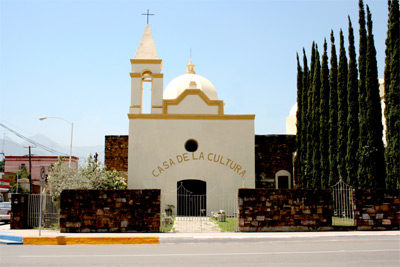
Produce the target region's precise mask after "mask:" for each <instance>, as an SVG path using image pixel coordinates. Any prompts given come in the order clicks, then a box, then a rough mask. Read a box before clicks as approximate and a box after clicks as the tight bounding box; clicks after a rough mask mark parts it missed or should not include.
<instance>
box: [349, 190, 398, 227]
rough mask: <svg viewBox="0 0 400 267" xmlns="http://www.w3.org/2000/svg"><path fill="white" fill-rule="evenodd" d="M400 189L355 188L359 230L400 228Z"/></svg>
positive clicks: (356, 219)
mask: <svg viewBox="0 0 400 267" xmlns="http://www.w3.org/2000/svg"><path fill="white" fill-rule="evenodd" d="M399 194H400V192H399V190H355V192H354V204H355V211H354V216H355V221H356V225H357V230H399V224H400V197H399Z"/></svg>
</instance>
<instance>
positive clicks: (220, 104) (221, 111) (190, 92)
mask: <svg viewBox="0 0 400 267" xmlns="http://www.w3.org/2000/svg"><path fill="white" fill-rule="evenodd" d="M188 95H198V96H200V98H201V99H203V101H204V102H205V103H206V104H207V105H208V106H217V107H218V115H224V101H222V100H211V99H210V98H208V96H207V95H206V94H205V93H204V92H203V91H202V90H200V89H186V90H185V91H183V93H181V94H180V95H179V96H178V97H177V98H176V99H167V100H164V107H163V114H168V106H177V105H179V103H180V102H182V100H183V99H185V97H186V96H188Z"/></svg>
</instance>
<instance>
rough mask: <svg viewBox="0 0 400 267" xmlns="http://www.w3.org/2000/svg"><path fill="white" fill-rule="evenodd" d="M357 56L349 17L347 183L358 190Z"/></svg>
mask: <svg viewBox="0 0 400 267" xmlns="http://www.w3.org/2000/svg"><path fill="white" fill-rule="evenodd" d="M357 72H358V71H357V56H356V48H355V46H354V30H353V26H352V25H351V20H350V17H349V73H348V77H347V103H348V115H347V126H348V134H347V155H346V169H347V183H348V184H349V185H351V186H353V187H354V188H358V181H357V177H358V175H357V169H358V158H357V152H358V142H359V141H358V135H359V121H358V75H357V74H358V73H357Z"/></svg>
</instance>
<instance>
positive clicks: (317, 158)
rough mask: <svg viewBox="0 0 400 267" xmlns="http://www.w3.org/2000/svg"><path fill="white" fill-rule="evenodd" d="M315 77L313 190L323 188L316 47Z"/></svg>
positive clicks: (319, 78)
mask: <svg viewBox="0 0 400 267" xmlns="http://www.w3.org/2000/svg"><path fill="white" fill-rule="evenodd" d="M314 64H315V65H314V75H313V84H312V88H313V89H312V98H313V99H312V121H311V123H312V128H311V129H312V168H313V169H312V183H311V187H312V188H320V187H321V166H320V165H321V153H320V149H319V128H320V127H319V123H320V107H319V105H320V90H321V77H320V75H321V64H320V60H319V52H318V46H317V45H316V46H315V58H314Z"/></svg>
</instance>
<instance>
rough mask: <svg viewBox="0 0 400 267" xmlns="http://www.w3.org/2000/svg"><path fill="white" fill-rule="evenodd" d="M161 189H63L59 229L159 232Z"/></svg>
mask: <svg viewBox="0 0 400 267" xmlns="http://www.w3.org/2000/svg"><path fill="white" fill-rule="evenodd" d="M160 193H161V190H159V189H148V190H64V191H63V192H62V194H61V214H60V231H61V232H62V233H92V232H143V233H144V232H148V233H151V232H153V233H154V232H159V229H160Z"/></svg>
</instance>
